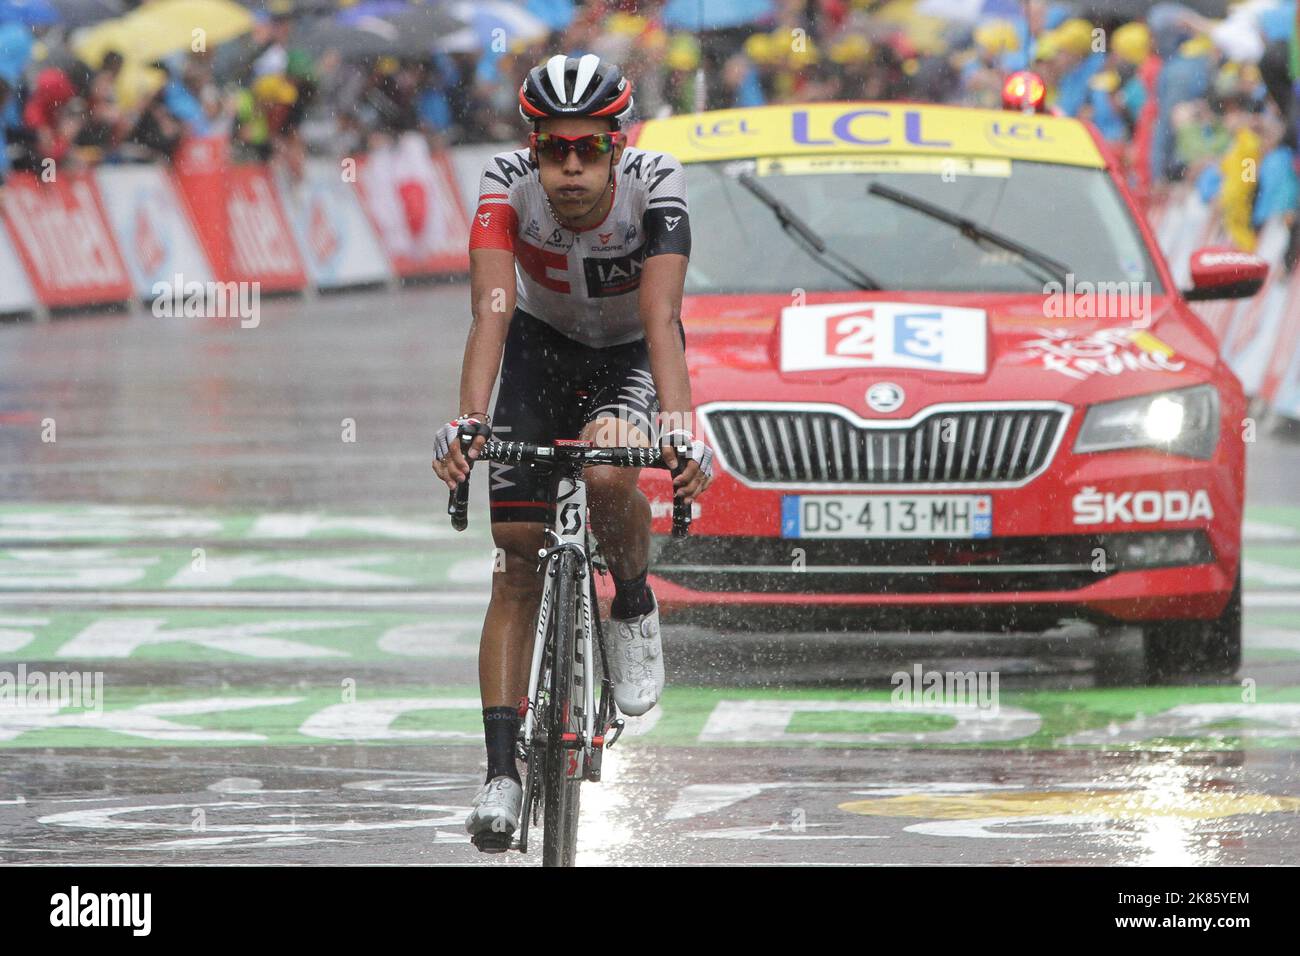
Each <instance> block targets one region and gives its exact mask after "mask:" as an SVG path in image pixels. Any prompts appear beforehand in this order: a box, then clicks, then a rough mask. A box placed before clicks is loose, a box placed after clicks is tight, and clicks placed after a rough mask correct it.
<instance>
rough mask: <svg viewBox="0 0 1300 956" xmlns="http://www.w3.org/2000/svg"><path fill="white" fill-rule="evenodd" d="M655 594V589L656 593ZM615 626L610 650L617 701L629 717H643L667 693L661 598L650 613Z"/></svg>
mask: <svg viewBox="0 0 1300 956" xmlns="http://www.w3.org/2000/svg"><path fill="white" fill-rule="evenodd" d="M652 597H653V592H652ZM610 623H611V624H613V625H614V633H613V635H612V637H613V639H612V641H611V642H610V645H609V647H607V648H606V650H607V651H608V652H609V661H608V664H609V676H610V679H611V680H612V682H613V684H614V702H615V703H616V704H618V709H619V710H621V711H622V712H623V713H625V714H627V715H628V716H629V717H639V716H641V715H642V714H644V713H645V712H646V711H648V710H650V709H651V708H652V707H654V705H655V704H657V703H659V698H660V696H661V695H662V694H663V692H664V652H663V644H662V643H661V641H660V639H659V601H658V599H655V604H654V609H653V610H651V611H650V612H649V613H648V614H642V615H640V616H638V617H633V618H629V619H627V620H624V621H620V620H618V619H617V618H611V619H610Z"/></svg>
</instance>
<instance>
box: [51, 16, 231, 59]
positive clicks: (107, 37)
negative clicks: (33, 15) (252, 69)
mask: <svg viewBox="0 0 1300 956" xmlns="http://www.w3.org/2000/svg"><path fill="white" fill-rule="evenodd" d="M252 28H253V14H252V13H251V12H250V11H249V10H248V9H247V8H245V7H242V6H240V5H239V4H238V3H233V2H231V0H155V2H153V3H146V4H145V5H144V6H142V7H139V8H137V9H135V10H133V11H132V12H131V13H128V14H127V15H126V16H124V17H117V18H116V19H113V20H105V21H104V22H103V23H101V24H98V25H97V26H95V27H92V28H91V29H89V30H86V31H85V32H84V33H82V34H81V36H80V37H78V39H77V40H76V42H75V43H74V47H73V48H74V49H75V50H76V53H77V56H79V57H81V59H82V60H84V61H85V62H87V63H89V64H91V65H92V66H98V65H99V63H100V62H101V61H102V60H103V58H104V54H105V53H107V52H108V51H109V50H117V51H118V52H119V53H121V54H122V56H123V57H124V58H125V59H126V60H127V61H128V62H130V61H134V62H136V63H149V62H150V61H153V60H156V59H158V58H159V57H163V56H166V55H167V54H169V53H175V52H176V51H178V50H211V49H213V48H214V47H215V46H216V45H217V44H218V43H224V42H225V41H226V40H233V39H234V38H235V37H237V36H242V35H243V34H245V33H247V32H248V31H249V30H251V29H252Z"/></svg>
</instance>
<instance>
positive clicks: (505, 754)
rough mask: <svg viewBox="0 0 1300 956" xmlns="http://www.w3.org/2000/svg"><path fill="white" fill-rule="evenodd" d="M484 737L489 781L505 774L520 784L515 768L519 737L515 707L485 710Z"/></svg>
mask: <svg viewBox="0 0 1300 956" xmlns="http://www.w3.org/2000/svg"><path fill="white" fill-rule="evenodd" d="M483 736H484V738H485V739H486V741H487V758H488V768H487V780H484V781H483V782H484V783H488V782H490V781H491V780H492V778H493V777H500V776H502V775H503V774H504V775H505V776H507V777H511V778H512V779H513V780H514V781H515V783H520V782H521V781H520V779H519V768H518V767H516V766H515V738H516V737H518V736H519V711H518V710H517V709H515V708H514V707H485V708H483Z"/></svg>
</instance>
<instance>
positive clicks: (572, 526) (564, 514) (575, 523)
mask: <svg viewBox="0 0 1300 956" xmlns="http://www.w3.org/2000/svg"><path fill="white" fill-rule="evenodd" d="M560 530H561V531H562V532H564V533H565V534H577V533H578V532H579V531H581V530H582V506H581V505H578V504H575V503H572V502H570V503H569V504H566V505H565V506H564V507H563V508H561V509H560Z"/></svg>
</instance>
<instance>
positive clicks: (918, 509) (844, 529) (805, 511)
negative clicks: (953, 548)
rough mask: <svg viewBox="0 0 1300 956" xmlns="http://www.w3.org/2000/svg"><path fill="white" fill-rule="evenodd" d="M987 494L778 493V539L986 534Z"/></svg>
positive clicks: (990, 503)
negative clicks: (779, 514)
mask: <svg viewBox="0 0 1300 956" xmlns="http://www.w3.org/2000/svg"><path fill="white" fill-rule="evenodd" d="M992 534H993V499H992V498H991V497H990V496H989V495H782V496H781V537H783V538H988V537H991V536H992Z"/></svg>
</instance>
